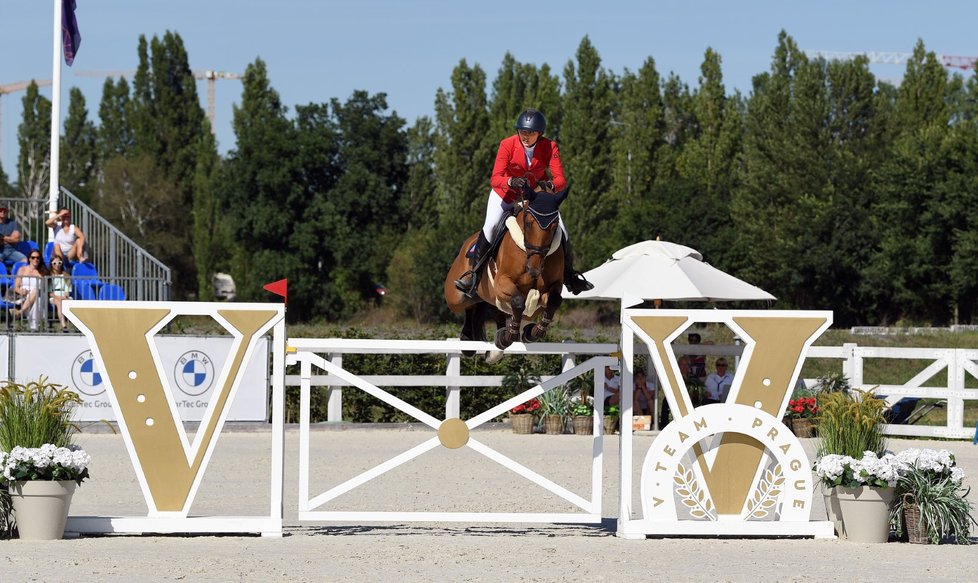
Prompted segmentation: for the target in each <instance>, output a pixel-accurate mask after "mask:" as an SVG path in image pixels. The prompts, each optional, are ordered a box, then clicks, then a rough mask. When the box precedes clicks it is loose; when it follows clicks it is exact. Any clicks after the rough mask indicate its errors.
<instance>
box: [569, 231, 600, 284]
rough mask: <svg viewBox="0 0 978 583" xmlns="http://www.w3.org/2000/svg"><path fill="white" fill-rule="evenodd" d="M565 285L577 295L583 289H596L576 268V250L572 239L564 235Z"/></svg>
mask: <svg viewBox="0 0 978 583" xmlns="http://www.w3.org/2000/svg"><path fill="white" fill-rule="evenodd" d="M564 286H565V287H566V288H567V289H569V290H570V293H572V294H574V295H575V296H576V295H577V294H579V293H581V292H583V291H587V290H589V289H594V284H593V283H591V282H590V281H588V280H586V279H584V276H583V275H582V274H581V273H580V272H579V271H575V270H574V252H573V251H572V250H571V244H570V241H569V240H568V239H567V237H564Z"/></svg>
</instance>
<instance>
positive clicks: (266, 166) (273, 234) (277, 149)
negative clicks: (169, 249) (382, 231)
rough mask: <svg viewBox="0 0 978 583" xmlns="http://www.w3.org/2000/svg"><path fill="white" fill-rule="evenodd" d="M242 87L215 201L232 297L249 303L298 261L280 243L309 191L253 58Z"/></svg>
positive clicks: (291, 137)
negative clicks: (225, 234)
mask: <svg viewBox="0 0 978 583" xmlns="http://www.w3.org/2000/svg"><path fill="white" fill-rule="evenodd" d="M242 83H243V93H242V97H241V104H240V105H235V106H234V114H233V115H234V117H233V122H232V123H233V126H234V133H235V136H236V148H235V149H234V150H232V151H231V152H230V153H229V154H228V156H227V160H226V162H225V163H224V164H223V165H222V166H221V170H220V175H221V179H220V180H219V181H218V188H217V190H216V196H217V198H218V201H219V204H220V208H221V209H222V211H223V214H224V216H225V219H226V221H227V225H228V231H229V232H230V237H231V240H230V241H229V242H228V246H229V247H230V254H231V265H232V267H231V274H232V275H233V277H234V280H235V283H236V287H237V291H238V297H239V298H240V299H241V300H245V301H254V300H257V299H259V298H264V297H265V292H264V291H263V290H262V285H263V284H266V283H268V282H271V281H275V280H277V279H280V278H282V277H288V276H289V275H291V274H292V273H293V272H294V271H295V270H296V269H298V266H299V265H300V263H301V262H300V261H299V260H297V259H296V258H294V257H293V256H292V255H291V253H289V249H288V246H287V244H286V238H287V237H288V234H289V233H292V232H293V231H294V229H295V226H296V223H297V222H298V221H299V216H300V215H299V213H302V212H304V211H305V210H306V206H305V205H306V204H307V203H306V200H307V198H308V194H309V193H305V192H303V189H302V186H301V181H300V180H299V173H298V169H297V167H296V160H297V159H298V155H299V142H298V140H297V135H296V130H295V127H294V126H293V124H292V122H290V121H289V119H288V118H287V117H286V113H287V108H286V107H285V106H284V105H283V104H282V102H281V99H280V98H279V95H278V92H277V91H275V90H274V89H273V88H272V87H271V84H270V83H269V80H268V73H267V68H266V65H265V62H264V61H262V60H261V59H256V60H255V62H254V63H252V64H250V65H248V67H247V68H246V69H245V74H244V78H243V79H242ZM322 218H323V220H330V217H328V216H326V217H322ZM293 279H294V278H293ZM290 283H291V281H290ZM291 294H292V291H291V290H290V295H291ZM303 299H307V298H303ZM293 305H294V306H295V308H293V309H290V310H289V313H290V318H295V319H297V320H303V319H305V318H306V317H307V316H308V315H309V314H310V313H311V310H310V305H309V304H307V303H306V302H305V301H296V302H294V304H293Z"/></svg>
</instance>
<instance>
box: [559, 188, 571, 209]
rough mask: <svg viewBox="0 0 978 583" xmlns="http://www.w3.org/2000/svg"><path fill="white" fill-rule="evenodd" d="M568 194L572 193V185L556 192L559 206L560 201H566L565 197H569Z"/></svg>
mask: <svg viewBox="0 0 978 583" xmlns="http://www.w3.org/2000/svg"><path fill="white" fill-rule="evenodd" d="M568 194H570V186H568V187H567V188H565V189H563V190H561V191H560V192H558V193H557V194H556V197H557V206H560V203H562V202H564V199H565V198H567V195H568Z"/></svg>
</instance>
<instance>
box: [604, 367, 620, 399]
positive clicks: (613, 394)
mask: <svg viewBox="0 0 978 583" xmlns="http://www.w3.org/2000/svg"><path fill="white" fill-rule="evenodd" d="M619 404H621V377H620V376H618V375H617V374H615V371H613V370H612V369H611V367H610V366H606V367H604V405H605V407H607V406H608V405H619Z"/></svg>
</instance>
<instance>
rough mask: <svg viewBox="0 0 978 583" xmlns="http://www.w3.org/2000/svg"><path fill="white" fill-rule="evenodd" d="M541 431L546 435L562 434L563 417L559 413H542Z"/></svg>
mask: <svg viewBox="0 0 978 583" xmlns="http://www.w3.org/2000/svg"><path fill="white" fill-rule="evenodd" d="M543 432H544V433H546V434H547V435H563V433H564V418H563V417H562V416H560V415H544V417H543Z"/></svg>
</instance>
